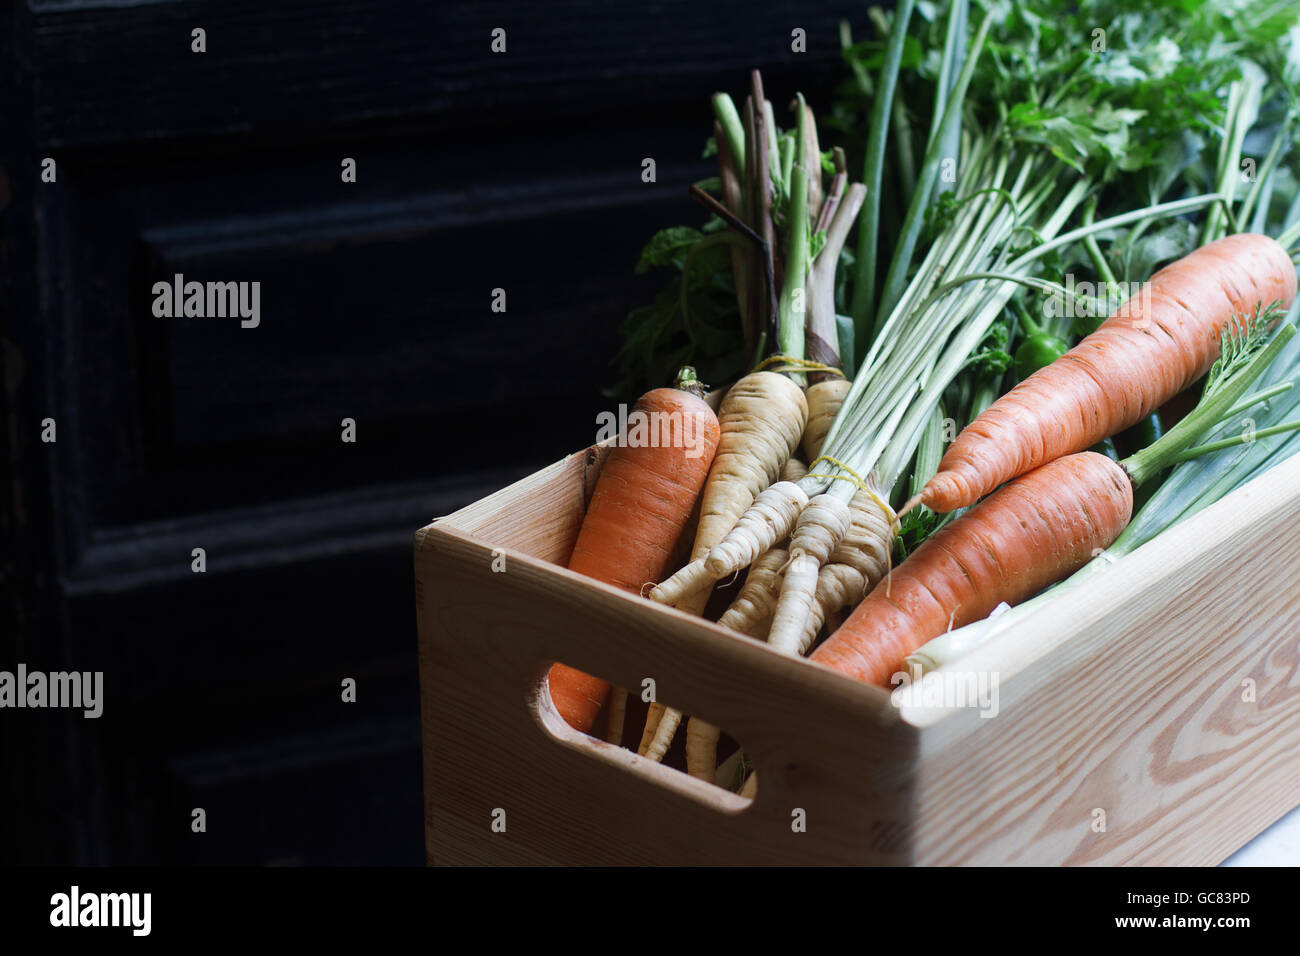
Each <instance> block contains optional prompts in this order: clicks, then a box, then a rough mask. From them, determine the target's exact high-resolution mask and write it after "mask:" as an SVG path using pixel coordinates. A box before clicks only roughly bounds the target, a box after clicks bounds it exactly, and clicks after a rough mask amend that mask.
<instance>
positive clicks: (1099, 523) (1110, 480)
mask: <svg viewBox="0 0 1300 956" xmlns="http://www.w3.org/2000/svg"><path fill="white" fill-rule="evenodd" d="M1132 512H1133V485H1132V482H1131V481H1130V480H1129V477H1128V475H1127V474H1126V473H1125V471H1124V468H1123V467H1122V466H1120V465H1119V464H1117V463H1115V462H1113V461H1111V460H1110V459H1109V458H1107V457H1106V456H1104V455H1098V454H1096V453H1095V452H1090V451H1088V452H1083V453H1081V454H1077V455H1069V456H1067V457H1065V458H1058V459H1057V460H1056V461H1053V462H1049V463H1048V464H1046V465H1043V466H1042V467H1041V468H1038V469H1036V470H1034V471H1031V472H1029V474H1027V475H1024V476H1022V477H1020V478H1018V479H1016V480H1015V481H1013V482H1011V483H1010V484H1008V485H1006V486H1005V487H1003V488H1001V489H1000V490H998V491H997V493H995V494H994V495H992V496H991V497H989V498H987V499H985V500H984V501H982V502H980V503H979V504H978V505H976V506H975V507H974V508H972V509H971V510H970V511H969V512H967V513H966V514H964V515H962V516H961V517H960V518H958V519H956V520H955V521H953V522H951V523H949V524H947V525H945V526H944V527H943V528H940V529H939V530H938V531H937V532H935V533H934V534H933V535H931V536H930V537H929V538H927V539H926V540H925V541H924V542H923V543H922V544H921V546H920V547H918V548H917V549H916V550H915V551H914V552H912V554H911V556H909V557H908V559H907V560H906V561H904V562H903V563H902V564H901V565H899V567H897V568H896V569H894V570H893V571H892V572H891V573H890V574H889V575H887V576H886V577H885V580H884V581H882V582H881V583H880V584H878V585H877V586H876V588H875V590H873V591H872V592H871V593H870V594H869V595H867V597H866V599H865V600H864V601H863V602H862V603H861V604H859V605H858V606H857V609H856V610H855V611H854V612H853V614H852V615H850V617H849V619H848V620H847V621H845V622H844V624H843V625H842V626H841V627H840V628H839V629H838V630H837V631H836V632H835V633H834V634H832V635H831V636H830V638H829V639H828V640H827V641H826V643H824V644H823V645H822V646H821V647H819V648H818V649H817V650H816V651H814V652H813V654H812V657H811V658H810V659H811V660H814V661H817V662H818V663H820V664H823V665H825V666H827V667H829V668H831V669H832V670H836V671H839V672H840V673H843V674H847V675H849V676H850V677H853V678H855V679H856V680H860V681H863V682H864V683H871V684H882V685H888V684H889V682H890V678H891V676H892V675H893V674H894V673H896V672H897V671H898V670H899V669H900V668H901V667H902V664H903V659H904V658H905V657H907V655H908V654H910V653H912V651H914V650H916V649H917V648H918V647H920V646H921V645H922V644H924V643H925V642H926V641H929V640H931V639H932V638H935V637H938V636H939V635H940V634H943V633H944V632H945V631H947V630H948V629H949V628H953V627H961V626H963V625H965V624H969V623H970V622H972V621H977V620H980V619H981V618H985V617H988V615H989V614H990V613H991V612H992V611H993V609H994V608H995V607H997V605H998V604H999V603H1000V602H1002V601H1006V602H1007V603H1008V604H1017V603H1019V602H1020V601H1023V600H1025V599H1026V598H1029V597H1030V596H1032V595H1034V594H1036V593H1037V592H1039V591H1041V590H1042V589H1043V588H1045V587H1047V586H1048V585H1049V584H1053V583H1055V582H1056V581H1059V580H1060V579H1061V578H1063V577H1065V576H1066V575H1068V574H1072V573H1074V572H1075V571H1076V570H1078V569H1079V568H1081V567H1083V565H1085V564H1087V563H1088V561H1090V560H1091V559H1092V557H1093V555H1094V553H1096V551H1097V550H1099V549H1104V548H1107V547H1109V546H1110V545H1111V543H1112V542H1114V540H1115V539H1116V538H1117V537H1119V534H1120V532H1121V531H1123V530H1124V528H1125V527H1127V526H1128V521H1129V518H1130V517H1131V516H1132Z"/></svg>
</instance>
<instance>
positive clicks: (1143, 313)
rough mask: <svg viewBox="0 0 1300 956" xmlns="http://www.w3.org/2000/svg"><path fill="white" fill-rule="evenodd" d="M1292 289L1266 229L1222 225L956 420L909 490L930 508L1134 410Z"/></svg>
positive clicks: (1061, 449) (1174, 385) (1099, 434)
mask: <svg viewBox="0 0 1300 956" xmlns="http://www.w3.org/2000/svg"><path fill="white" fill-rule="evenodd" d="M1295 294H1296V272H1295V267H1294V266H1293V265H1292V264H1291V257H1290V256H1289V255H1287V252H1286V250H1285V249H1283V248H1282V247H1281V246H1280V245H1278V244H1277V243H1276V242H1274V241H1273V240H1272V239H1270V238H1269V237H1267V236H1259V235H1253V234H1241V235H1234V236H1226V237H1225V238H1223V239H1219V240H1218V241H1216V242H1211V243H1209V244H1208V245H1205V246H1202V247H1201V248H1200V249H1197V250H1196V251H1195V252H1193V253H1191V254H1190V255H1188V256H1186V257H1184V258H1182V259H1179V260H1178V261H1177V262H1174V263H1172V264H1170V265H1167V266H1165V267H1164V268H1163V269H1161V270H1160V271H1159V272H1157V273H1156V274H1155V275H1154V276H1152V277H1151V280H1150V281H1149V282H1148V283H1147V284H1146V285H1144V286H1143V287H1142V288H1141V289H1140V290H1139V291H1138V293H1137V294H1136V295H1134V296H1133V297H1132V298H1130V299H1129V300H1128V301H1127V302H1125V303H1124V305H1122V306H1121V307H1120V308H1119V309H1118V310H1116V312H1115V314H1114V315H1113V316H1111V317H1110V318H1109V319H1107V320H1106V321H1105V322H1104V323H1103V324H1102V326H1101V328H1099V329H1098V330H1097V331H1096V332H1094V333H1093V334H1091V335H1089V336H1087V337H1086V338H1085V339H1083V341H1081V342H1080V343H1079V344H1078V345H1076V346H1075V347H1074V348H1073V349H1071V350H1070V351H1069V352H1067V353H1066V354H1065V355H1063V356H1061V358H1059V359H1057V360H1056V361H1055V362H1053V363H1052V364H1051V365H1048V366H1046V367H1045V368H1042V369H1039V370H1038V371H1037V372H1035V373H1034V374H1033V375H1031V376H1029V378H1027V379H1025V380H1024V381H1023V382H1021V383H1020V384H1019V385H1017V386H1016V387H1015V388H1013V389H1012V390H1011V391H1010V392H1008V393H1007V394H1006V395H1004V396H1002V398H1000V399H998V400H997V401H996V402H994V403H993V404H992V405H991V406H989V408H988V409H987V410H986V411H985V412H984V413H983V414H982V415H980V416H979V417H978V418H977V419H975V421H973V422H972V423H971V424H970V425H969V426H968V427H967V428H966V429H965V430H963V431H962V433H961V434H960V435H958V436H957V440H956V441H954V442H953V443H952V445H951V446H949V448H948V451H947V452H946V453H945V454H944V456H943V459H942V460H941V461H940V462H939V471H938V473H937V474H936V475H935V476H934V477H933V478H931V479H930V481H929V482H928V483H927V484H926V486H925V488H924V489H923V490H922V492H921V494H920V495H918V496H917V499H914V501H918V500H919V502H921V503H923V504H926V505H929V506H930V507H931V508H933V509H934V510H935V511H954V510H956V509H957V508H961V507H965V506H966V505H970V504H974V503H975V501H977V500H978V499H979V498H981V497H983V496H984V495H986V494H988V493H989V492H990V491H992V490H993V489H994V488H996V487H998V485H1000V484H1002V483H1003V482H1004V481H1007V480H1008V479H1011V478H1014V477H1015V476H1016V475H1020V474H1024V473H1025V472H1027V471H1029V470H1030V469H1033V468H1036V467H1038V466H1039V465H1042V464H1044V463H1046V462H1049V461H1051V460H1052V459H1054V458H1059V457H1061V456H1062V455H1068V454H1071V453H1073V452H1077V451H1082V450H1084V449H1085V448H1089V447H1091V446H1092V445H1094V444H1096V443H1097V442H1099V441H1101V440H1102V439H1103V438H1107V437H1109V436H1110V435H1114V434H1115V433H1117V432H1119V431H1122V430H1123V429H1125V428H1127V427H1128V426H1130V425H1133V424H1135V423H1136V422H1139V421H1141V420H1142V419H1144V418H1146V417H1147V416H1148V415H1150V414H1151V413H1152V412H1153V411H1155V410H1156V409H1157V408H1159V407H1160V406H1161V405H1163V404H1164V403H1165V402H1166V401H1168V400H1169V399H1170V398H1172V397H1173V396H1174V395H1177V394H1178V393H1179V392H1181V391H1182V390H1183V389H1185V388H1187V387H1188V386H1189V385H1191V384H1192V383H1193V382H1195V381H1196V380H1197V379H1199V378H1200V377H1201V376H1202V375H1204V374H1205V373H1206V372H1207V371H1208V370H1209V368H1210V366H1211V365H1212V364H1213V363H1214V360H1215V359H1216V358H1217V357H1218V355H1219V335H1220V332H1221V331H1222V329H1223V326H1224V324H1225V323H1226V322H1227V321H1228V320H1229V319H1230V318H1231V317H1232V316H1234V315H1249V314H1250V313H1251V312H1252V311H1253V310H1254V309H1255V307H1256V306H1258V305H1269V304H1271V303H1273V302H1280V303H1281V304H1282V306H1283V308H1284V309H1285V308H1287V307H1289V306H1290V304H1291V301H1292V300H1293V299H1294V298H1295ZM910 504H911V503H909V506H910Z"/></svg>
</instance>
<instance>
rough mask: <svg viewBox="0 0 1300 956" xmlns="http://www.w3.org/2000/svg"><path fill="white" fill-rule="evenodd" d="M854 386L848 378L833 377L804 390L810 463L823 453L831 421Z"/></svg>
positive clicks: (805, 436) (806, 450)
mask: <svg viewBox="0 0 1300 956" xmlns="http://www.w3.org/2000/svg"><path fill="white" fill-rule="evenodd" d="M852 387H853V383H852V382H850V381H848V379H843V378H832V379H828V380H827V381H825V382H818V383H817V384H816V385H809V386H808V390H807V391H806V392H804V397H805V398H806V399H807V400H808V424H807V425H805V426H804V430H803V453H804V455H805V456H806V457H807V458H808V461H809V462H810V463H811V462H813V461H815V460H816V458H817V456H818V455H820V454H821V453H822V444H823V443H824V442H825V441H826V434H827V433H828V432H829V431H830V430H831V423H832V422H834V421H835V416H836V415H838V414H839V411H840V406H841V405H843V404H844V396H846V395H848V394H849V389H850V388H852ZM799 477H800V478H802V477H803V476H802V475H800V476H799ZM794 480H796V481H797V480H798V479H794Z"/></svg>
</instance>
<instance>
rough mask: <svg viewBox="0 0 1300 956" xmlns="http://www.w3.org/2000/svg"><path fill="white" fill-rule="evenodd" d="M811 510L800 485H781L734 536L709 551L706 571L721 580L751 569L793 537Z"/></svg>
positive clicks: (758, 504)
mask: <svg viewBox="0 0 1300 956" xmlns="http://www.w3.org/2000/svg"><path fill="white" fill-rule="evenodd" d="M807 506H808V494H807V492H805V491H804V490H803V488H801V487H800V486H799V484H798V483H796V482H792V481H778V482H777V483H776V484H775V485H773V486H772V487H771V488H768V489H767V490H766V491H764V492H763V493H762V494H761V495H759V496H758V497H757V498H756V499H755V500H754V504H753V506H752V507H751V508H750V509H749V510H748V511H746V512H745V513H744V514H743V515H741V517H740V520H739V521H737V522H736V526H735V527H734V528H732V529H731V531H730V533H728V534H727V536H726V537H725V538H723V539H722V541H720V542H719V543H718V544H717V545H715V546H714V547H713V549H712V550H711V551H709V555H708V557H707V558H705V559H704V566H705V568H706V569H707V570H708V572H709V573H710V574H712V575H713V576H714V580H717V579H719V578H722V577H724V576H725V575H728V574H734V573H735V572H737V571H739V570H740V569H741V568H744V567H747V566H748V565H749V564H751V563H752V562H753V560H754V559H755V558H757V557H758V556H759V555H760V554H762V553H763V552H765V551H767V550H768V549H770V548H771V547H772V546H773V545H774V544H776V543H777V542H778V541H780V540H781V539H782V538H784V537H785V536H786V535H788V534H789V533H790V531H791V529H792V528H793V527H794V524H795V521H796V520H797V519H798V517H799V514H800V512H802V511H803V509H804V508H806V507H807Z"/></svg>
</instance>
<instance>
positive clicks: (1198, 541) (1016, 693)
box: [918, 458, 1300, 865]
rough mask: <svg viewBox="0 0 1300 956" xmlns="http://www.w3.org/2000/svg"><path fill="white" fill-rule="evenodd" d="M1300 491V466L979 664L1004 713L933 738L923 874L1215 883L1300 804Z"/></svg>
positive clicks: (1047, 614) (1205, 516)
mask: <svg viewBox="0 0 1300 956" xmlns="http://www.w3.org/2000/svg"><path fill="white" fill-rule="evenodd" d="M1297 488H1300V458H1298V459H1293V460H1291V461H1289V462H1286V463H1284V464H1283V465H1280V466H1278V467H1277V468H1275V469H1273V470H1272V471H1271V472H1269V473H1267V474H1265V475H1264V476H1262V477H1261V478H1260V479H1258V480H1256V481H1255V482H1252V483H1251V484H1250V485H1248V486H1246V487H1245V488H1243V489H1241V490H1239V491H1238V492H1236V493H1234V494H1233V495H1232V496H1230V497H1228V498H1226V499H1224V500H1222V501H1220V502H1218V503H1217V504H1215V505H1213V506H1211V507H1210V508H1207V509H1206V510H1205V511H1204V512H1202V513H1201V514H1199V515H1197V516H1195V517H1193V518H1191V519H1189V520H1188V521H1186V522H1184V523H1183V524H1181V525H1179V526H1177V527H1175V528H1173V529H1171V530H1170V531H1169V532H1167V533H1166V534H1165V535H1163V536H1161V537H1160V538H1158V539H1156V540H1155V541H1152V542H1150V543H1149V544H1148V545H1146V546H1145V547H1143V548H1142V549H1140V550H1139V551H1138V552H1136V553H1135V554H1134V555H1133V556H1131V557H1130V558H1129V559H1128V560H1126V561H1125V562H1124V564H1123V565H1122V566H1119V567H1116V568H1113V569H1110V570H1108V571H1106V572H1104V573H1102V574H1099V575H1098V576H1097V577H1096V578H1095V579H1094V580H1093V581H1092V582H1091V583H1090V584H1089V585H1087V586H1084V587H1081V588H1080V589H1079V590H1078V591H1076V592H1075V593H1072V594H1068V595H1065V596H1063V598H1062V599H1061V600H1060V601H1059V602H1056V603H1055V604H1053V605H1052V606H1049V607H1048V608H1045V609H1044V610H1042V611H1040V612H1039V613H1037V614H1035V615H1033V616H1032V617H1030V618H1029V619H1027V620H1026V621H1025V622H1024V624H1023V626H1021V627H1020V628H1018V629H1017V630H1016V631H1014V632H1009V633H1007V634H1006V635H1004V636H1002V637H1000V638H997V639H995V640H994V641H992V642H990V644H988V645H986V646H985V647H984V648H981V649H979V650H977V651H976V652H974V653H973V654H971V655H970V656H969V657H968V658H967V659H966V660H965V661H963V662H962V663H961V664H960V665H959V667H960V669H962V670H967V671H975V672H979V671H993V672H1000V673H1001V674H1002V675H1003V677H1004V682H1003V683H1002V685H1001V686H1000V701H999V704H1000V713H999V715H998V716H997V717H994V718H991V719H980V718H979V717H977V716H975V714H974V713H972V712H964V713H959V714H955V715H953V716H951V717H948V718H945V719H943V720H941V721H940V722H938V723H936V724H934V725H933V726H930V727H926V728H925V729H924V730H923V732H922V743H921V755H920V758H919V759H920V762H921V763H920V765H921V766H922V767H923V771H922V772H921V774H920V781H919V783H918V793H919V800H918V807H919V811H918V812H919V814H920V820H919V822H918V859H919V860H920V861H921V862H943V863H971V864H1001V863H1023V864H1047V863H1066V864H1108V865H1114V864H1146V865H1163V864H1182V865H1206V864H1215V863H1218V862H1220V861H1221V860H1223V859H1224V858H1226V857H1227V856H1229V855H1230V854H1231V853H1232V852H1234V851H1235V850H1236V849H1238V848H1239V847H1241V846H1242V845H1243V844H1244V843H1246V842H1247V841H1249V840H1250V839H1251V838H1253V837H1254V836H1255V835H1256V834H1258V833H1259V832H1261V831H1262V830H1263V829H1265V828H1266V827H1267V826H1268V825H1269V824H1271V823H1272V822H1274V821H1275V820H1276V819H1278V818H1279V817H1281V816H1282V815H1283V814H1285V813H1286V812H1287V811H1289V810H1290V809H1291V808H1292V807H1294V806H1296V805H1297V804H1300V758H1298V757H1297V754H1300V639H1298V635H1300V588H1297V586H1296V584H1295V578H1296V572H1297V570H1300V556H1298V555H1297V548H1296V537H1295V532H1294V530H1293V521H1294V519H1295V518H1297V517H1300V495H1298V494H1297V491H1296V489H1297ZM1247 681H1250V682H1253V684H1248V683H1246V682H1247ZM1098 811H1102V812H1104V814H1105V817H1104V823H1105V830H1104V832H1101V831H1100V830H1099V829H1098V830H1094V829H1093V827H1094V825H1098V826H1099V824H1100V823H1101V821H1102V818H1101V817H1100V816H1099V815H1098Z"/></svg>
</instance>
